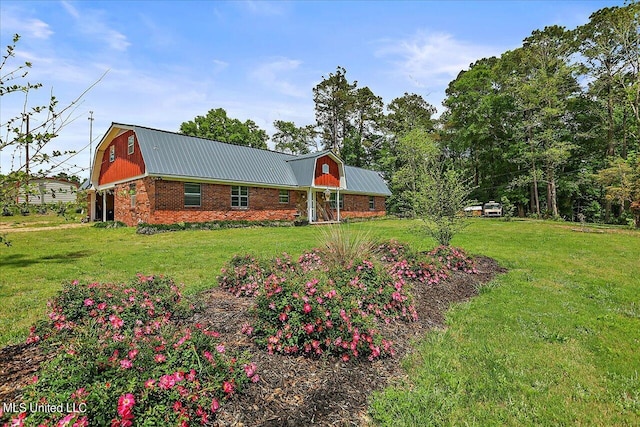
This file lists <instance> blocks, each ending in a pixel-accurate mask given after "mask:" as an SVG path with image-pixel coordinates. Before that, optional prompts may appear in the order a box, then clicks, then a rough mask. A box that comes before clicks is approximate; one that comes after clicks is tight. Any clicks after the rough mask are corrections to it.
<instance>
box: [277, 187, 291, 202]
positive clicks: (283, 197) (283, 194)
mask: <svg viewBox="0 0 640 427" xmlns="http://www.w3.org/2000/svg"><path fill="white" fill-rule="evenodd" d="M278 201H279V202H280V203H289V190H280V197H279V199H278Z"/></svg>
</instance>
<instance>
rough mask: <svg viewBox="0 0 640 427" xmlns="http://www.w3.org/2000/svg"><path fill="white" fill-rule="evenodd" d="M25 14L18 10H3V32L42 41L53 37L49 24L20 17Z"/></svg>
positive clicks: (0, 12)
mask: <svg viewBox="0 0 640 427" xmlns="http://www.w3.org/2000/svg"><path fill="white" fill-rule="evenodd" d="M24 13H25V12H24V11H19V10H16V9H9V8H6V9H5V8H3V9H2V10H1V11H0V16H1V17H2V29H3V31H6V32H11V33H13V34H20V35H21V36H23V37H26V38H35V39H41V40H46V39H48V38H49V37H51V36H52V35H53V30H52V29H51V27H50V26H49V24H47V23H46V22H44V21H42V20H40V19H36V18H25V17H24V16H19V15H23V14H24Z"/></svg>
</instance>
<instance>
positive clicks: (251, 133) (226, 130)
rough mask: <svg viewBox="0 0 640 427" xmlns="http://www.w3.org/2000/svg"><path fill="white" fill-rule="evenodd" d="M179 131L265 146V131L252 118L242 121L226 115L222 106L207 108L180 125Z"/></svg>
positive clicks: (259, 146)
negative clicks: (204, 111)
mask: <svg viewBox="0 0 640 427" xmlns="http://www.w3.org/2000/svg"><path fill="white" fill-rule="evenodd" d="M180 133H183V134H185V135H190V136H197V137H200V138H206V139H212V140H215V141H219V142H228V143H230V144H236V145H246V146H249V147H253V148H264V149H266V148H267V139H268V136H267V133H266V132H265V131H264V130H262V129H260V128H259V127H258V125H256V123H255V122H254V121H253V120H246V121H245V122H244V123H243V122H241V121H240V120H238V119H232V118H230V117H228V116H227V112H226V111H225V110H224V109H223V108H217V109H215V110H213V109H212V110H209V111H208V112H207V115H206V116H197V117H196V118H195V119H193V120H190V121H188V122H183V123H182V124H181V125H180Z"/></svg>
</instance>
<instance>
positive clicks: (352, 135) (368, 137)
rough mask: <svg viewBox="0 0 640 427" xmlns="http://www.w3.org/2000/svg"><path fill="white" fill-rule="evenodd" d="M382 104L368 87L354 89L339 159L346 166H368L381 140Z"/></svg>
mask: <svg viewBox="0 0 640 427" xmlns="http://www.w3.org/2000/svg"><path fill="white" fill-rule="evenodd" d="M383 106H384V103H383V102H382V98H381V97H379V96H376V95H375V94H374V93H373V92H372V91H371V89H369V88H368V87H366V86H365V87H362V88H358V89H355V91H354V92H353V104H352V110H351V114H350V116H351V120H350V124H349V130H348V132H347V136H346V138H345V140H344V144H343V147H342V151H341V153H340V154H341V157H342V159H343V160H344V161H345V163H346V164H348V165H350V166H357V167H367V166H370V165H371V163H372V161H371V156H372V155H373V152H374V151H375V150H377V148H378V145H379V144H380V141H381V139H382V135H381V134H380V121H381V120H382V117H383V112H382V109H383Z"/></svg>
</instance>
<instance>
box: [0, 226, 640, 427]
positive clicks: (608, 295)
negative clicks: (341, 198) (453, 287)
mask: <svg viewBox="0 0 640 427" xmlns="http://www.w3.org/2000/svg"><path fill="white" fill-rule="evenodd" d="M412 224H413V223H412V222H410V221H400V220H390V221H376V222H370V223H359V224H352V225H349V227H351V228H353V229H366V230H369V231H370V232H371V234H372V235H374V236H377V237H381V238H385V239H390V238H395V239H398V240H402V241H406V242H409V243H411V244H412V245H414V246H415V247H416V248H418V249H424V250H426V249H430V248H432V247H433V246H434V245H435V244H434V242H433V241H431V240H429V239H421V238H420V236H419V235H418V234H417V233H415V231H414V230H413V229H412V227H411V226H412ZM571 228H579V227H578V226H575V227H572V226H570V225H568V224H563V223H551V222H540V221H512V222H503V221H499V220H474V221H472V222H471V224H470V226H469V227H468V228H466V229H465V230H464V231H463V232H462V233H461V234H460V235H459V236H457V237H456V238H455V239H454V241H453V244H455V245H457V246H460V247H463V248H464V249H466V250H467V251H468V252H470V253H475V254H484V255H488V256H491V257H493V258H496V259H497V260H498V261H499V262H500V263H501V264H502V265H503V266H504V267H507V268H508V269H509V270H510V271H509V273H508V274H506V275H503V276H501V277H499V278H498V279H496V281H495V282H493V283H492V284H491V285H489V286H487V287H485V288H484V289H483V292H482V293H481V295H480V296H478V297H477V298H474V299H473V300H472V301H471V302H469V303H465V304H461V305H459V306H457V307H455V308H454V309H453V310H452V311H451V312H450V314H449V316H448V328H447V329H446V330H445V331H439V332H433V333H431V334H429V335H428V336H427V337H425V340H424V341H423V342H422V343H419V345H418V346H417V347H416V351H415V353H414V354H413V356H412V357H409V358H408V359H406V360H405V361H403V364H404V366H405V368H406V370H407V372H408V376H409V378H410V379H411V382H410V383H407V384H398V385H397V387H395V388H389V389H387V390H385V391H384V392H382V393H379V394H377V395H376V396H374V398H373V399H372V400H371V415H372V416H373V418H374V419H375V420H376V421H377V422H378V423H381V424H383V425H460V424H468V425H479V426H485V425H640V378H639V371H640V350H639V349H640V275H639V274H638V271H640V233H638V232H632V231H628V230H624V229H611V230H604V231H605V232H604V233H582V232H576V231H572V229H571ZM8 237H9V239H10V240H11V241H12V246H11V247H10V248H6V247H2V248H0V269H1V272H0V325H2V327H1V328H0V345H6V344H10V343H18V342H21V341H23V340H24V339H25V338H26V336H27V332H28V327H29V325H30V324H32V323H33V322H34V321H35V320H36V319H38V318H39V317H40V316H43V315H44V313H45V309H46V300H47V299H48V298H50V297H51V296H53V295H54V294H55V293H56V291H57V290H58V289H59V288H60V285H61V283H62V282H64V281H69V280H73V279H78V280H81V281H101V282H102V281H128V280H130V279H131V278H132V277H133V276H134V275H135V274H136V273H138V272H140V273H144V274H166V275H168V276H171V277H173V278H174V279H175V280H176V281H179V282H183V283H184V284H185V286H186V289H187V292H189V293H194V292H198V291H200V290H203V289H206V288H208V287H211V286H214V285H215V277H216V275H217V274H218V272H219V270H220V267H221V266H222V264H223V263H224V262H225V261H226V260H228V259H229V258H230V257H231V256H232V255H233V254H236V253H243V252H247V251H250V252H252V253H255V254H260V255H268V256H270V255H276V254H279V253H281V252H284V251H286V252H288V253H290V254H292V255H294V256H297V255H298V254H300V253H301V252H302V251H303V250H305V249H308V248H311V247H313V246H315V245H316V244H317V241H318V238H319V231H318V229H317V228H316V227H295V228H255V229H235V230H216V231H185V232H176V233H165V234H158V235H154V236H144V235H137V234H136V233H135V230H134V229H129V228H124V229H109V230H105V229H95V228H92V227H82V228H74V229H63V230H55V231H32V232H11V231H9V234H8Z"/></svg>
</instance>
